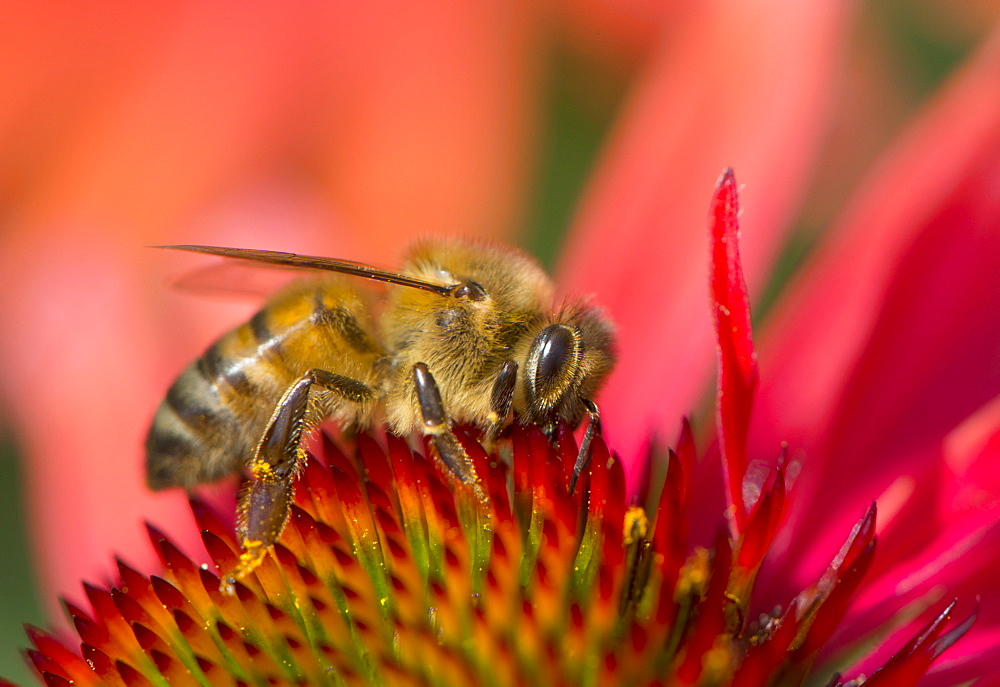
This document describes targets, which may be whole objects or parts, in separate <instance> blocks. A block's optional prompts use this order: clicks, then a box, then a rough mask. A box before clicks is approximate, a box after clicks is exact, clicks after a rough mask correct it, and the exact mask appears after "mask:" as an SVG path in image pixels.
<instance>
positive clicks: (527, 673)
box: [27, 172, 975, 687]
mask: <svg viewBox="0 0 1000 687" xmlns="http://www.w3.org/2000/svg"><path fill="white" fill-rule="evenodd" d="M736 218H737V205H736V183H735V180H734V178H733V175H732V173H731V172H727V173H726V174H725V175H724V176H723V178H722V180H721V182H720V184H719V186H718V188H717V190H716V195H715V198H714V201H713V205H712V213H711V224H712V291H711V292H712V302H713V307H714V309H715V313H714V314H715V316H716V325H717V326H716V333H717V338H718V344H719V349H720V366H719V371H720V373H719V387H718V390H719V393H718V398H717V401H718V423H717V424H718V438H719V455H720V456H721V457H722V465H723V475H724V480H723V481H724V485H725V487H724V490H725V494H724V495H720V494H710V493H704V492H703V491H700V488H701V486H700V482H696V481H695V480H693V479H692V476H693V475H694V474H695V473H696V472H697V466H698V464H699V463H701V462H702V459H703V458H704V456H703V455H701V454H700V453H699V451H698V450H697V449H696V446H695V441H694V437H693V433H692V431H691V428H690V426H689V425H688V423H687V422H684V423H683V428H682V430H681V432H680V436H679V437H678V438H677V440H676V442H675V445H674V447H673V448H672V449H671V450H668V451H666V452H665V453H664V455H663V456H659V455H658V454H657V453H656V452H654V453H653V454H652V455H653V456H654V457H651V458H650V459H649V462H648V464H647V465H645V466H644V469H643V470H642V472H643V474H644V475H652V474H664V473H665V478H664V479H663V481H662V482H661V483H657V484H653V483H651V481H650V479H646V480H645V482H643V483H641V484H640V488H639V493H638V494H637V495H631V496H630V495H629V494H628V493H627V491H626V480H625V471H624V469H623V466H622V463H621V461H620V460H619V459H618V458H617V456H616V455H615V454H614V452H613V451H611V450H609V448H608V447H607V445H606V444H605V443H604V441H603V440H597V441H595V442H594V444H593V446H592V460H591V461H590V465H589V467H588V469H587V470H586V471H585V472H584V474H583V476H582V478H581V479H580V480H579V481H578V482H577V483H576V484H573V482H572V479H571V478H572V471H573V464H574V462H575V460H576V455H577V447H576V444H575V440H574V437H573V434H572V433H571V432H570V431H569V429H568V428H563V430H562V432H561V434H560V438H559V439H560V440H559V445H558V448H553V447H552V446H551V445H550V444H549V442H548V440H547V439H546V438H545V437H544V436H543V434H542V433H541V432H540V431H538V430H537V429H536V428H533V427H527V428H526V427H522V426H515V427H513V428H512V429H511V430H510V432H509V436H508V439H509V441H506V442H504V443H502V444H501V448H500V450H499V451H498V452H493V453H488V452H487V451H486V450H484V449H483V447H482V446H481V445H480V444H479V443H478V442H477V441H475V440H474V438H472V437H471V436H469V435H468V434H466V433H463V432H461V431H460V432H459V437H460V440H461V441H462V442H463V444H464V445H465V449H466V451H467V452H468V454H469V456H470V457H471V459H472V460H473V461H474V463H475V466H476V471H477V473H478V474H479V475H480V478H481V480H482V485H483V489H482V492H483V493H484V494H485V496H486V498H482V495H481V494H479V495H477V494H476V493H474V492H473V490H472V489H471V488H469V487H467V486H463V485H462V484H460V483H458V481H457V480H455V479H454V478H452V477H451V475H450V474H449V473H448V472H447V470H446V469H443V468H441V467H440V466H439V465H438V462H437V461H435V460H434V458H433V452H432V451H430V452H429V451H428V450H427V448H428V447H427V446H426V445H424V446H423V447H422V448H423V450H420V451H415V450H413V448H411V446H410V445H409V444H408V443H407V442H406V441H404V440H403V439H401V438H399V437H395V436H392V435H389V434H383V433H379V432H376V433H375V434H373V435H369V434H361V435H359V436H357V437H356V438H355V439H351V440H345V439H339V440H333V439H331V438H329V437H327V436H325V435H324V436H323V438H322V441H321V442H319V446H318V448H317V450H316V453H317V455H314V456H313V457H312V459H311V460H309V461H308V463H307V467H306V470H305V471H304V474H303V475H302V477H301V479H300V481H299V484H298V487H297V489H296V493H295V506H294V508H293V513H292V517H291V520H290V522H289V525H288V527H287V528H286V530H285V532H284V534H283V535H282V538H281V540H280V542H279V543H278V544H277V545H275V547H274V548H273V550H272V552H271V554H270V555H268V556H267V557H266V558H265V560H264V562H263V564H262V565H261V566H260V567H259V568H258V569H257V570H256V571H254V572H253V573H251V574H249V575H247V576H246V577H244V578H243V579H242V580H241V581H239V582H237V583H236V584H235V587H234V590H233V591H234V593H233V594H231V595H230V594H227V593H225V592H224V591H220V576H222V575H224V574H226V573H227V572H228V571H230V570H232V569H233V568H234V567H235V565H236V562H237V559H238V556H239V547H238V545H237V544H236V540H235V538H234V534H233V529H232V527H231V524H229V523H228V522H227V521H225V520H224V519H222V518H220V517H218V516H217V515H216V514H215V513H214V512H213V511H212V510H211V509H210V508H209V507H208V506H206V505H205V504H204V503H203V502H202V501H200V500H198V499H195V500H193V501H192V510H193V512H194V516H195V519H196V521H197V523H198V526H199V528H200V529H201V537H202V542H203V544H204V547H205V550H206V551H207V553H208V556H209V558H210V560H211V561H212V563H213V564H214V565H198V564H197V563H196V562H194V560H193V559H192V558H191V557H190V556H189V555H186V554H185V553H184V552H182V551H181V550H180V549H179V548H178V547H177V546H176V545H175V544H173V543H172V542H171V541H170V539H169V538H168V537H166V536H164V535H163V534H161V533H160V531H159V530H157V529H156V528H155V527H154V526H149V527H148V530H149V535H150V539H151V541H152V543H153V546H154V548H155V550H156V552H157V553H158V555H159V558H160V561H161V562H162V565H163V570H162V572H161V573H160V574H158V575H152V576H146V575H144V574H141V573H140V572H138V571H136V570H135V569H133V568H131V567H129V566H128V565H126V564H125V563H123V562H119V564H118V569H119V572H120V574H121V583H120V584H119V585H118V586H117V587H113V588H111V589H104V588H101V587H98V586H93V585H89V584H85V585H84V590H85V593H86V597H87V599H88V601H89V606H90V607H89V608H83V607H81V606H79V605H77V604H73V603H69V602H66V603H65V607H66V610H67V613H68V615H69V617H70V619H71V621H72V623H73V626H74V628H75V630H76V633H77V634H78V635H79V639H80V641H81V644H80V649H79V651H77V650H76V648H75V647H73V648H70V647H71V646H72V645H73V643H71V642H70V641H68V640H66V639H63V638H57V637H56V636H54V635H51V634H48V633H46V632H44V631H42V630H39V629H35V628H29V629H28V634H29V637H30V638H31V641H32V643H33V644H34V648H33V649H30V650H28V651H27V656H28V658H29V660H30V662H31V664H32V665H33V666H34V667H35V668H36V669H37V671H38V672H39V674H40V676H41V677H42V679H43V680H44V681H45V683H46V684H48V685H67V684H82V685H96V684H111V685H120V684H126V685H166V684H170V685H181V684H200V685H223V684H235V685H242V684H245V685H250V684H327V683H329V684H373V685H380V684H392V685H395V684H402V685H408V684H413V685H473V684H475V685H480V684H481V685H497V686H500V685H518V684H525V685H532V684H537V685H614V684H618V685H741V686H747V687H749V686H754V685H762V686H763V685H799V684H810V685H812V684H817V685H848V684H850V685H862V684H864V685H908V684H914V683H916V682H917V680H919V679H920V678H921V676H923V675H924V673H925V672H926V671H927V669H928V668H929V666H930V665H931V663H932V662H933V661H934V659H935V658H937V657H938V655H939V654H940V653H941V652H942V651H944V650H945V649H947V648H948V647H949V646H950V645H951V644H952V643H953V642H955V641H956V640H957V639H958V638H959V637H961V636H962V635H963V634H964V633H965V632H966V631H967V630H968V629H969V627H970V626H971V624H972V623H973V620H974V617H975V613H974V612H963V618H964V619H962V620H960V621H959V620H953V617H952V616H953V612H954V609H955V605H956V603H955V602H948V601H940V602H938V603H933V604H931V606H932V607H930V608H928V607H926V606H923V607H913V605H910V606H906V607H904V608H903V609H901V610H900V612H899V613H897V616H896V618H895V619H894V620H895V622H893V623H891V624H887V625H886V627H884V628H879V627H875V626H866V627H860V628H857V631H856V632H855V633H853V634H854V636H861V637H866V638H868V640H870V638H871V637H872V636H875V633H877V632H878V631H879V630H880V629H882V630H884V631H888V630H899V629H900V628H901V627H904V626H905V627H907V628H908V629H907V630H906V631H907V632H908V634H909V636H910V639H909V641H905V642H904V641H896V640H895V638H894V639H893V640H890V642H892V641H896V646H890V648H889V650H890V651H891V652H893V653H892V655H891V658H888V659H887V660H885V661H884V662H883V663H882V666H881V668H879V669H878V670H876V671H874V672H872V673H871V674H870V675H867V676H866V675H861V674H856V673H849V674H845V675H844V677H841V671H842V670H845V669H849V668H851V666H853V665H855V664H856V663H857V661H858V660H859V658H860V657H861V656H862V655H863V654H864V653H865V651H870V649H871V647H870V646H869V647H863V646H861V643H860V642H855V643H853V644H851V645H845V644H843V643H840V644H838V643H837V642H836V641H833V642H831V639H832V638H833V636H834V632H835V631H837V630H838V628H840V626H841V625H842V621H843V620H844V618H845V613H846V612H847V610H848V608H849V606H850V604H851V602H852V600H853V598H854V597H855V596H856V595H857V594H858V593H859V589H860V588H861V586H862V585H863V582H864V579H865V573H866V571H867V570H868V569H869V567H870V566H871V564H872V561H873V559H874V558H875V556H876V555H877V554H876V536H875V532H876V507H875V505H874V503H873V505H872V506H871V507H869V508H868V509H867V510H865V511H864V512H862V513H858V519H857V522H856V524H855V526H854V528H853V529H852V530H851V531H849V532H847V531H845V532H844V533H843V545H842V546H841V548H840V550H839V551H837V552H836V553H835V555H833V556H832V558H831V560H830V562H829V565H828V566H827V568H826V570H825V572H823V573H822V574H821V575H820V576H819V577H818V578H817V579H816V580H815V581H814V582H813V583H812V584H810V585H809V586H808V587H806V588H805V589H802V590H800V591H799V592H798V593H797V594H796V595H794V596H792V597H791V598H788V599H786V600H785V601H784V602H783V603H781V604H780V605H779V606H777V607H775V608H773V609H771V610H769V611H767V612H765V613H761V612H760V611H759V609H758V607H757V605H755V596H754V588H755V586H756V585H757V584H758V582H759V577H760V575H762V574H766V570H765V571H764V572H763V573H762V571H761V566H762V564H763V562H764V560H765V557H766V556H767V554H768V551H769V549H770V547H771V544H772V542H773V541H774V539H775V536H776V535H777V534H778V533H779V531H780V529H781V527H782V522H783V520H782V516H783V512H784V510H785V504H786V501H787V500H788V499H792V498H794V490H792V492H791V493H789V492H787V489H786V487H787V484H786V482H787V480H786V465H785V459H784V457H783V456H782V451H781V450H780V447H775V451H774V455H775V456H779V457H778V459H777V461H775V462H773V464H772V465H771V468H770V471H769V472H767V474H766V475H765V474H762V473H761V471H759V470H757V471H751V470H748V465H749V464H750V460H749V458H750V457H749V456H748V455H747V428H748V425H749V415H750V410H751V406H752V401H753V397H754V392H755V389H756V385H757V376H758V372H757V366H756V357H755V353H754V348H753V342H752V337H751V332H750V319H749V306H748V299H747V295H746V289H745V285H744V281H743V275H742V271H741V267H740V260H739V253H738V248H737V219H736ZM428 456H430V457H428ZM753 458H754V459H757V460H760V459H762V458H765V457H760V456H754V457H753ZM875 496H877V495H874V494H873V495H872V498H874V497H875ZM723 497H724V499H725V503H726V507H725V509H724V510H723V509H720V510H719V511H718V512H717V513H716V516H715V518H714V521H713V522H709V523H705V522H700V521H699V522H695V520H696V518H704V508H702V507H700V504H702V503H704V502H706V501H707V502H712V501H718V502H720V503H721V502H722V501H723ZM706 529H709V530H714V531H715V532H716V534H715V536H714V538H712V539H710V540H708V541H705V542H701V545H698V542H697V541H696V540H697V534H696V531H703V530H706ZM692 542H694V544H692ZM968 605H969V606H971V605H972V604H971V602H968ZM921 614H922V615H928V614H929V618H928V619H927V620H925V621H917V620H916V619H915V618H916V616H918V615H921ZM856 622H857V621H856ZM841 629H842V628H841ZM850 634H851V633H848V635H850Z"/></svg>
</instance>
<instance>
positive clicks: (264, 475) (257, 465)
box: [250, 458, 278, 481]
mask: <svg viewBox="0 0 1000 687" xmlns="http://www.w3.org/2000/svg"><path fill="white" fill-rule="evenodd" d="M250 472H251V473H253V476H254V477H255V478H257V479H263V480H270V481H277V479H278V476H277V475H276V474H275V473H274V468H273V467H272V466H271V464H270V463H268V462H267V461H266V460H264V459H263V458H255V459H254V461H253V462H252V463H251V464H250Z"/></svg>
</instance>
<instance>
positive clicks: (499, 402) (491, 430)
mask: <svg viewBox="0 0 1000 687" xmlns="http://www.w3.org/2000/svg"><path fill="white" fill-rule="evenodd" d="M516 383H517V363H516V362H514V361H513V360H508V361H507V362H505V363H504V364H503V367H501V368H500V374H499V375H497V378H496V381H495V382H493V389H492V391H490V414H489V422H490V424H489V426H488V427H487V428H486V431H485V432H483V445H484V446H486V448H487V450H489V449H491V448H492V447H493V442H495V441H496V439H497V436H498V435H499V434H500V430H501V429H503V426H504V423H506V422H507V416H508V415H510V406H511V403H512V402H513V400H514V386H515V384H516Z"/></svg>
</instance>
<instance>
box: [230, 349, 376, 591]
mask: <svg viewBox="0 0 1000 687" xmlns="http://www.w3.org/2000/svg"><path fill="white" fill-rule="evenodd" d="M313 390H324V391H327V392H330V393H331V394H333V395H335V396H339V397H340V400H342V401H344V402H347V403H353V404H357V405H361V404H364V403H367V402H370V401H372V400H374V398H375V393H374V391H372V389H371V388H370V387H368V386H367V385H366V384H363V383H362V382H359V381H357V380H355V379H351V378H350V377H344V376H342V375H337V374H333V373H331V372H327V371H326V370H319V369H316V370H310V371H309V372H307V373H306V374H304V375H303V376H302V377H300V378H299V379H297V380H296V381H295V382H294V383H293V384H292V385H291V386H290V387H288V390H287V391H285V393H284V395H283V396H282V397H281V400H280V401H278V405H277V406H276V407H275V409H274V413H273V414H272V415H271V419H270V420H269V421H268V423H267V428H266V429H265V430H264V435H263V437H261V440H260V443H258V444H257V450H256V451H255V452H254V457H253V459H252V460H251V461H250V465H249V468H250V472H251V473H252V474H253V477H254V479H253V481H252V482H250V484H249V485H248V486H247V487H246V488H244V490H243V492H242V493H241V494H240V505H239V518H238V525H237V534H238V536H239V539H240V544H241V545H242V547H243V553H242V554H241V555H240V562H239V564H238V565H237V567H236V569H235V570H234V571H233V572H232V573H230V574H229V575H228V576H226V578H225V579H224V580H223V584H222V588H223V591H228V592H231V591H232V585H233V584H234V583H235V582H236V580H238V579H240V578H241V577H244V576H245V575H247V574H248V573H250V572H251V571H252V570H253V569H254V568H256V567H257V566H258V565H260V563H261V561H262V560H263V559H264V554H266V553H267V551H268V549H269V548H270V547H271V546H272V545H273V544H274V542H275V541H277V540H278V537H279V536H281V532H282V530H284V529H285V523H286V522H287V521H288V514H289V512H290V510H291V503H292V492H293V483H294V480H295V477H296V476H297V475H298V473H299V471H300V470H301V469H302V466H303V464H304V461H305V451H304V450H303V449H302V447H301V444H302V440H303V438H304V437H305V436H307V435H308V434H309V432H310V431H311V430H312V429H313V428H315V427H316V425H317V424H319V422H320V421H321V420H322V419H323V418H324V417H325V416H326V414H327V413H326V412H324V408H323V407H322V404H320V403H319V401H318V400H317V399H316V397H315V395H313V396H310V392H311V391H313Z"/></svg>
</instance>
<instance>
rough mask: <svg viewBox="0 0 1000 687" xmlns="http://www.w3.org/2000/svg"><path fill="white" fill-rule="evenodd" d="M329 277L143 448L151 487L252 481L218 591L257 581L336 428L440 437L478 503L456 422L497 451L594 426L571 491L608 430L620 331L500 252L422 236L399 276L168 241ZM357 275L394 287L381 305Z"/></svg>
mask: <svg viewBox="0 0 1000 687" xmlns="http://www.w3.org/2000/svg"><path fill="white" fill-rule="evenodd" d="M165 247H166V248H171V249H175V250H186V251H193V252H199V253H208V254H211V255H219V256H224V257H228V258H237V259H243V260H252V261H256V262H262V263H270V264H277V265H285V266H290V267H297V268H307V269H310V270H319V271H322V272H323V273H322V274H318V275H316V276H313V277H311V278H307V279H302V280H300V281H296V282H294V283H293V284H291V285H290V286H288V287H287V288H285V289H283V290H282V291H280V292H279V293H278V294H277V295H275V296H274V297H273V298H272V299H271V300H270V301H269V302H268V303H267V304H266V305H265V306H264V307H263V308H262V309H261V310H260V311H259V312H257V314H255V315H254V316H253V317H252V318H251V319H250V320H249V321H248V322H246V323H244V324H241V325H240V326H238V327H236V328H235V329H233V330H231V331H229V332H228V333H226V334H224V335H223V336H222V337H221V338H220V339H219V340H217V341H216V342H215V343H214V344H212V345H211V346H210V347H209V348H208V350H207V351H206V352H205V354H204V355H203V356H202V357H201V358H199V359H198V360H196V361H194V362H193V363H192V364H191V365H189V366H188V367H187V368H186V369H185V370H184V372H182V373H181V375H180V376H179V377H178V378H177V380H176V381H175V382H174V384H173V386H171V387H170V390H169V391H168V392H167V395H166V398H165V399H164V400H163V402H162V403H161V404H160V407H159V409H158V410H157V412H156V416H155V418H154V419H153V424H152V426H151V428H150V431H149V435H148V437H147V439H146V468H147V481H148V484H149V486H150V487H151V488H152V489H164V488H168V487H184V488H191V487H194V486H196V485H198V484H202V483H205V482H210V481H214V480H217V479H219V478H222V477H224V476H227V475H229V474H232V473H236V472H239V471H241V470H243V469H247V470H249V472H250V473H251V475H252V477H253V479H252V481H251V483H250V485H249V488H246V489H244V490H243V492H242V494H241V497H240V504H239V519H238V529H237V533H238V536H239V539H240V544H241V546H242V547H243V553H242V555H241V558H240V564H239V566H238V567H237V569H236V570H234V571H233V572H232V573H231V574H230V575H228V576H226V577H225V578H224V580H223V585H224V587H227V588H229V589H232V584H233V583H234V582H235V580H236V579H239V578H240V577H242V576H243V575H246V574H247V573H248V572H250V571H251V570H253V569H254V568H255V567H256V566H257V565H258V564H259V563H260V561H261V560H262V558H263V556H264V554H265V553H266V551H267V550H268V549H269V548H270V547H271V546H272V545H273V544H274V542H275V541H276V540H277V539H278V537H279V536H280V534H281V532H282V530H283V528H284V526H285V523H286V521H287V519H288V514H289V510H290V507H291V498H292V489H293V484H294V479H295V476H296V475H297V474H298V471H299V470H300V468H301V465H302V461H303V460H304V451H303V449H302V444H303V442H304V440H305V439H306V438H307V437H308V435H309V434H310V433H311V432H312V431H313V430H314V429H315V428H316V426H317V425H318V424H319V423H320V422H322V421H323V420H325V419H328V418H332V419H334V420H336V421H337V422H340V423H342V424H343V425H345V426H365V425H367V424H369V423H370V422H371V421H372V420H373V418H374V417H375V416H376V415H377V414H379V413H381V415H382V417H384V419H385V421H386V422H387V423H388V425H389V427H390V429H391V430H392V431H393V432H396V433H398V434H400V435H403V436H407V435H410V434H412V433H413V432H415V431H420V432H422V433H423V434H425V435H427V436H429V437H430V439H431V443H432V445H433V446H434V447H435V450H436V451H437V453H438V457H439V458H440V460H441V461H442V462H443V463H444V464H445V465H446V466H447V468H448V469H449V470H450V471H451V472H452V473H453V474H454V475H455V477H456V478H457V479H458V480H460V481H462V482H463V483H465V484H468V485H470V486H472V487H473V488H474V489H476V490H477V493H481V492H479V489H480V487H479V480H478V477H477V475H476V473H475V469H474V467H473V465H472V461H471V460H470V459H469V457H468V456H467V455H466V453H465V451H464V449H463V448H462V445H461V443H460V442H459V441H458V439H457V438H456V437H455V435H454V433H453V431H452V427H453V424H454V423H465V424H468V425H472V426H475V427H478V428H479V429H480V430H481V432H482V436H483V438H484V440H485V441H487V442H492V441H493V440H494V439H495V438H496V437H497V435H498V434H499V432H500V430H501V429H502V428H503V427H504V426H505V425H506V424H507V423H508V418H509V417H510V415H511V413H512V412H513V413H514V416H515V418H517V421H518V422H523V423H531V424H535V425H538V426H539V427H541V429H542V430H543V431H544V432H545V433H546V434H547V435H548V436H549V437H550V439H552V440H553V441H554V440H555V438H556V435H557V433H558V429H557V428H558V425H559V423H560V422H566V423H568V424H569V425H570V426H574V427H575V426H576V425H578V424H579V423H580V422H581V420H582V419H583V418H584V417H585V416H589V423H588V426H587V430H586V432H585V434H584V438H583V441H582V442H581V446H580V451H579V456H578V458H577V463H576V465H575V467H574V473H573V480H572V484H571V488H573V486H574V485H575V483H576V479H577V478H578V477H579V475H580V472H581V471H582V470H583V469H584V467H585V464H586V461H587V460H588V459H589V445H590V443H591V440H592V438H593V436H594V435H595V433H597V432H599V431H600V429H599V427H600V425H599V418H600V415H599V412H598V408H597V406H596V404H595V403H594V401H593V397H594V394H595V393H596V392H597V390H598V388H599V386H600V385H601V383H602V382H603V380H604V378H605V377H606V376H607V374H608V373H609V372H610V370H611V368H612V365H613V363H614V353H613V346H614V341H613V333H612V327H611V325H610V323H609V321H608V319H607V318H606V316H605V315H604V313H603V312H602V311H601V310H600V309H598V308H595V307H591V306H589V305H587V304H586V303H585V302H582V301H566V302H561V303H558V304H557V303H556V301H555V300H554V298H555V296H554V288H553V285H552V282H551V280H550V279H549V277H548V276H547V275H546V274H545V273H544V271H543V270H542V269H541V267H540V266H539V265H538V264H537V263H535V261H534V260H532V259H531V258H530V257H528V256H527V255H525V254H523V253H521V252H519V251H517V250H515V249H512V248H508V247H504V246H499V245H494V244H488V243H477V242H470V241H459V240H438V241H426V242H422V243H418V244H416V245H415V246H414V247H413V248H412V250H411V251H410V252H409V254H408V257H407V259H406V261H405V262H404V265H403V267H402V269H401V270H400V271H398V272H397V271H389V270H382V269H378V268H375V267H371V266H369V265H364V264H361V263H356V262H350V261H346V260H336V259H331V258H320V257H311V256H303V255H296V254H293V253H280V252H274V251H264V250H249V249H239V248H217V247H210V246H165ZM351 276H354V277H362V278H363V279H367V280H374V281H380V282H385V283H387V284H389V285H390V289H389V294H388V297H387V298H386V299H384V301H385V302H381V301H380V300H379V299H377V298H375V296H374V294H373V293H369V291H370V290H367V289H365V290H363V289H359V288H358V287H359V286H360V285H361V284H360V283H358V282H357V281H356V280H354V281H352V280H351V278H350V277H351Z"/></svg>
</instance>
